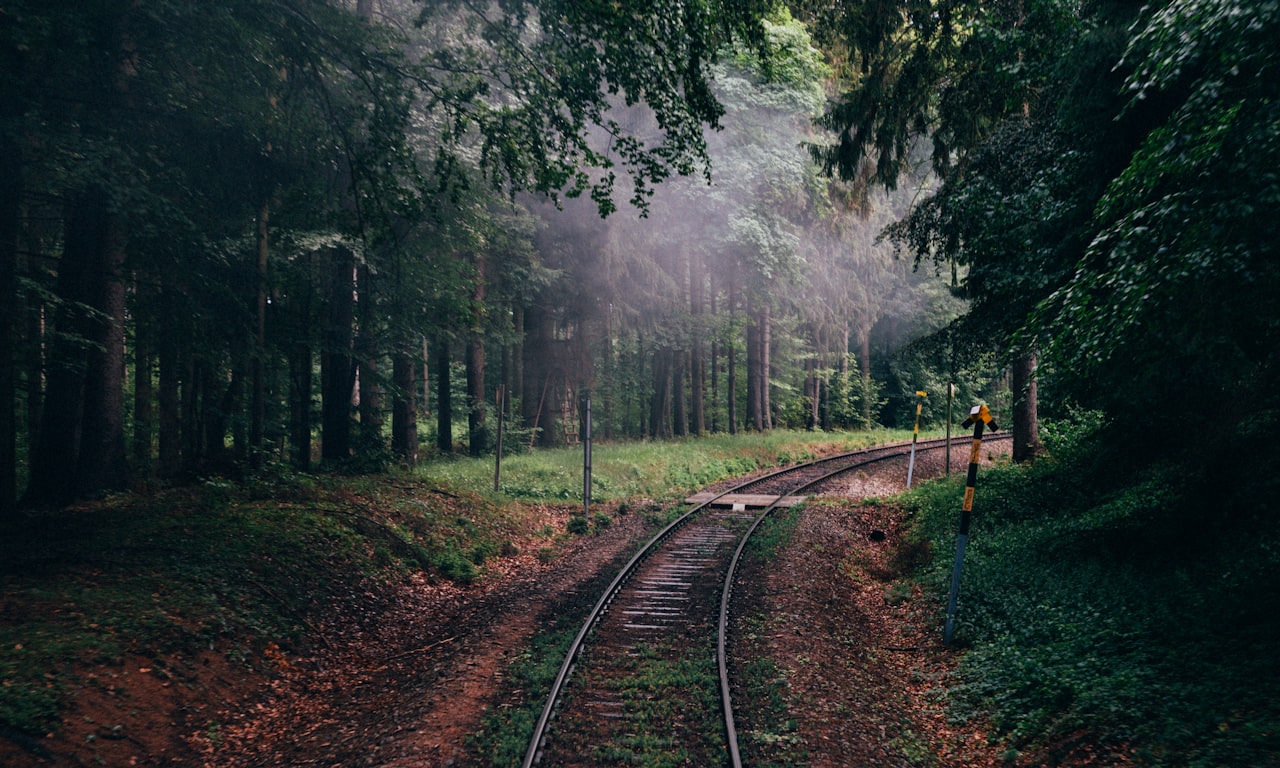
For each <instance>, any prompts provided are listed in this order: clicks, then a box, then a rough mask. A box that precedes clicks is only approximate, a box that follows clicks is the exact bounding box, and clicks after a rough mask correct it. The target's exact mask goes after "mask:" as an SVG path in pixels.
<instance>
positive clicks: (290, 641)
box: [0, 475, 524, 735]
mask: <svg viewBox="0 0 1280 768" xmlns="http://www.w3.org/2000/svg"><path fill="white" fill-rule="evenodd" d="M522 527H524V526H523V523H522V520H521V519H520V514H519V510H518V509H504V508H501V507H498V506H497V505H494V504H493V503H491V502H490V501H488V500H487V499H485V498H483V497H480V496H476V495H474V494H469V493H466V492H463V491H456V490H449V491H441V490H439V489H436V488H434V487H431V486H427V485H425V484H423V483H421V482H420V481H418V480H416V479H414V478H412V477H403V476H388V475H383V476H379V477H378V478H357V479H351V478H345V479H338V478H320V479H316V478H308V477H291V476H282V477H276V478H273V479H271V480H269V481H268V480H259V481H255V482H252V483H247V484H232V483H228V482H223V481H210V482H206V483H203V484H201V485H198V486H194V487H190V488H183V489H175V490H170V491H164V492H160V493H157V494H154V495H151V496H134V495H129V496H119V497H116V498H114V499H111V500H108V501H106V502H102V503H97V504H93V505H85V506H83V507H80V508H75V509H70V510H63V511H60V512H56V513H42V514H39V515H33V516H23V517H22V518H20V519H19V520H17V521H15V522H14V523H13V524H12V525H10V526H8V527H7V528H6V529H5V530H3V531H0V597H2V598H3V600H2V601H0V612H2V616H0V618H2V619H3V620H2V621H0V728H4V729H7V730H9V731H16V732H18V733H25V734H30V735H42V734H44V733H45V732H47V731H48V730H50V729H52V728H54V727H55V726H56V723H57V720H58V718H59V717H60V715H61V712H62V711H63V709H64V708H65V707H66V706H67V704H68V703H70V701H71V698H72V697H73V695H74V691H75V690H76V689H77V688H78V687H80V686H81V685H83V684H85V683H86V682H87V681H88V676H89V675H90V674H91V670H94V669H97V668H101V667H118V666H119V665H121V664H123V663H124V662H125V660H126V659H128V658H131V657H136V656H141V657H144V660H154V661H155V664H154V665H153V666H157V667H163V666H165V665H166V664H168V663H170V662H171V661H172V660H173V658H175V657H176V658H181V659H186V660H188V661H189V660H191V659H193V658H194V657H195V656H196V655H197V654H201V653H207V652H213V653H220V654H224V655H226V656H227V657H228V658H229V659H231V660H233V661H235V662H243V663H244V664H246V665H249V666H255V665H259V666H265V665H266V664H267V663H268V661H269V660H268V659H267V658H266V654H273V653H274V654H278V653H279V649H280V648H281V647H285V648H290V647H292V648H294V649H305V648H306V647H308V645H310V644H313V643H316V642H323V638H319V637H317V636H316V635H317V634H318V633H321V632H324V631H327V630H328V629H329V628H328V627H321V626H319V625H320V624H321V623H323V622H326V621H330V620H334V619H341V618H342V617H343V616H344V613H345V614H347V615H348V617H349V618H350V619H351V620H352V621H358V619H359V616H360V614H361V612H362V609H368V608H373V607H375V606H376V604H377V602H378V600H379V599H380V596H381V591H382V588H383V587H385V586H387V585H389V584H393V583H399V582H402V581H403V580H404V579H405V577H406V576H407V575H408V574H409V573H411V572H425V573H427V574H428V577H429V578H448V579H452V580H455V581H461V582H467V581H470V580H472V579H474V578H476V577H477V575H478V574H479V573H480V572H481V571H482V569H483V564H484V562H485V560H486V559H488V558H489V557H492V556H493V555H496V554H500V553H504V552H510V551H511V550H512V547H513V544H512V543H511V542H512V541H513V539H514V537H516V536H517V535H518V534H519V533H520V530H521V528H522ZM148 664H149V665H150V663H149V662H148Z"/></svg>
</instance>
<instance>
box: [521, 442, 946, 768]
mask: <svg viewBox="0 0 1280 768" xmlns="http://www.w3.org/2000/svg"><path fill="white" fill-rule="evenodd" d="M952 439H953V441H954V440H961V439H962V438H960V437H954V438H952ZM945 443H946V438H939V439H937V440H932V441H926V444H927V445H928V447H930V448H932V447H937V446H941V445H943V444H945ZM934 444H936V446H935V445H934ZM910 446H911V443H909V442H904V443H891V444H888V445H880V446H873V447H869V448H862V449H859V450H856V451H848V452H845V453H840V454H833V455H831V456H824V457H821V458H818V459H814V460H813V461H809V462H805V463H802V464H795V465H792V466H790V467H784V468H782V469H778V470H775V471H773V472H768V473H766V474H763V475H760V476H758V477H754V478H751V479H750V480H746V481H744V482H742V483H739V484H737V485H734V486H733V487H731V488H728V489H727V490H725V491H723V492H721V493H718V494H716V495H715V496H713V497H712V498H710V499H708V500H707V501H704V502H702V503H700V504H697V505H696V506H694V507H692V508H691V509H689V510H688V511H687V512H685V513H684V514H683V515H681V516H680V517H678V518H676V519H675V520H673V521H672V522H671V523H669V524H667V526H666V527H664V528H663V529H662V530H661V531H659V532H658V533H656V534H655V535H654V536H653V537H652V538H651V539H649V541H648V542H646V543H645V545H644V546H643V547H641V548H640V549H639V550H638V551H637V552H636V554H635V555H633V556H632V557H631V559H630V560H629V561H627V564H626V565H624V566H623V567H622V569H621V570H620V571H619V572H618V574H617V575H616V576H615V577H614V579H613V581H612V582H610V584H609V586H608V587H607V588H606V589H605V591H604V592H603V593H602V595H601V596H600V599H599V600H597V601H596V603H595V605H594V607H593V608H592V609H591V612H590V613H589V614H588V615H587V617H586V619H585V620H584V621H583V623H582V627H581V628H580V629H579V630H578V633H577V635H576V636H575V637H574V639H573V642H572V643H570V645H569V648H568V650H567V651H566V652H565V658H564V661H563V662H562V663H561V665H560V669H559V671H558V672H557V673H556V677H555V680H554V681H553V682H552V684H551V688H550V691H549V693H548V695H547V699H546V703H545V704H544V705H543V708H542V712H541V714H540V715H539V717H538V721H537V723H536V724H535V726H534V730H533V733H532V735H531V736H530V739H529V746H528V748H527V749H526V751H525V755H524V760H523V761H522V762H521V768H532V766H533V765H535V764H536V763H537V762H538V760H539V759H540V757H541V751H542V748H543V747H544V746H545V743H546V738H547V730H548V727H549V725H550V723H551V721H552V720H553V719H554V718H555V711H556V708H557V706H558V705H559V702H560V699H561V697H562V695H563V693H564V690H565V686H566V685H567V683H568V681H569V678H570V677H572V675H573V671H574V667H575V665H576V663H577V660H578V657H579V655H580V654H581V651H582V649H583V647H584V645H585V644H586V640H587V637H588V636H589V635H590V634H591V631H592V629H593V628H594V627H595V625H596V624H597V623H598V622H599V621H600V619H601V618H602V616H603V615H604V613H605V611H606V609H607V608H608V607H609V604H610V603H612V602H613V600H614V598H615V597H617V595H618V594H619V593H620V592H621V591H622V588H623V586H624V585H625V584H626V583H627V581H628V580H629V579H630V578H631V576H632V575H633V574H634V573H635V571H636V570H637V568H638V567H639V566H640V564H641V563H642V562H643V561H644V560H645V559H647V558H648V557H649V556H650V555H652V554H653V553H654V552H655V551H656V550H657V548H658V546H659V545H660V544H662V543H663V542H664V541H666V540H667V539H668V538H670V537H671V535H672V534H673V533H675V532H676V531H677V530H679V529H680V528H681V527H683V526H684V525H685V524H686V523H688V522H689V521H690V520H692V519H693V518H694V517H695V516H696V515H698V514H699V513H701V512H702V511H703V510H705V509H706V508H707V507H709V506H711V505H712V504H714V503H715V502H716V501H718V500H719V499H722V498H724V497H725V496H729V495H731V494H733V493H734V492H736V491H739V490H741V489H743V488H746V487H748V486H752V485H758V484H760V483H762V482H765V481H768V480H771V479H774V478H776V477H779V476H782V475H787V474H793V473H795V472H798V471H801V470H804V469H809V468H813V467H816V466H819V465H821V464H826V463H831V462H837V461H843V460H846V459H849V458H853V457H857V456H865V455H866V454H870V453H878V452H882V451H892V452H891V453H887V454H885V455H883V456H877V457H872V458H870V459H868V460H867V461H863V462H859V463H854V464H851V465H849V466H847V467H842V468H841V469H838V470H835V471H833V472H830V473H827V474H825V475H823V476H822V477H821V478H819V479H818V480H810V481H808V482H806V483H803V484H801V485H799V486H797V488H806V487H809V486H811V485H815V484H817V483H819V482H822V481H825V480H827V479H830V477H832V476H835V475H838V474H841V473H844V472H848V471H850V470H851V469H856V468H857V467H859V466H865V465H866V464H870V463H874V462H876V461H882V460H884V459H889V458H895V457H900V456H903V455H904V453H903V451H904V450H905V449H908V448H910ZM786 495H791V494H788V493H784V494H782V495H780V496H778V497H777V499H775V501H774V502H772V504H771V505H770V506H769V508H768V509H766V511H765V512H764V513H762V514H761V515H760V516H759V517H758V518H757V519H756V521H755V522H754V523H753V524H752V526H751V528H750V529H749V530H748V531H747V533H746V534H745V535H744V536H743V537H742V541H741V542H740V544H739V547H738V553H736V554H735V555H734V563H735V564H736V561H737V559H738V554H740V553H741V551H742V549H743V548H744V546H745V542H746V540H747V539H748V538H749V537H750V535H751V533H752V532H753V531H754V530H755V528H756V527H757V526H758V525H759V523H760V521H761V520H763V519H764V517H765V516H766V515H767V514H768V512H769V511H771V510H772V509H774V508H776V506H777V505H778V502H779V501H781V499H782V498H783V497H784V496H786ZM732 575H733V567H732V566H731V568H730V572H729V577H728V578H727V579H726V582H725V584H726V586H725V589H726V592H727V591H728V590H729V589H730V585H731V584H732ZM722 600H723V598H722ZM725 611H726V609H725V607H724V605H723V602H722V608H721V625H722V626H723V625H724V624H725V622H726V618H725V616H726V613H725ZM718 655H719V656H720V659H721V661H720V663H721V668H722V672H721V697H722V702H723V703H724V706H725V723H726V727H727V729H728V733H729V734H730V738H729V741H728V743H729V745H730V751H731V754H732V755H733V765H734V768H741V761H740V757H739V756H738V746H737V739H736V732H735V731H734V730H733V720H732V718H733V715H732V709H731V706H730V699H729V698H728V688H727V682H726V680H727V678H726V674H727V673H726V672H724V671H723V670H724V669H725V668H726V667H727V664H726V663H725V662H724V661H723V658H724V641H723V630H722V632H721V640H720V648H719V652H718Z"/></svg>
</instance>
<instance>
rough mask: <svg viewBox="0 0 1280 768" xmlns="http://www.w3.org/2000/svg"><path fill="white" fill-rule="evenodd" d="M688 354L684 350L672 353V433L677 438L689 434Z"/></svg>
mask: <svg viewBox="0 0 1280 768" xmlns="http://www.w3.org/2000/svg"><path fill="white" fill-rule="evenodd" d="M687 358H688V353H686V352H685V351H683V350H679V349H676V350H672V351H671V363H672V364H671V431H672V433H673V434H675V435H676V437H684V436H685V435H688V434H689V409H688V406H687V405H686V402H687V401H686V399H685V393H684V388H685V369H686V368H687V367H688V366H687V365H686V364H685V360H686V359H687Z"/></svg>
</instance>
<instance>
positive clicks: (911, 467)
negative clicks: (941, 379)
mask: <svg viewBox="0 0 1280 768" xmlns="http://www.w3.org/2000/svg"><path fill="white" fill-rule="evenodd" d="M928 396H929V393H928V392H925V391H923V390H919V389H917V390H916V397H918V398H920V399H919V400H917V401H916V426H915V429H914V430H913V431H912V432H911V460H910V461H909V462H907V487H908V488H910V487H911V475H912V473H914V472H915V469H916V440H918V439H919V438H920V411H921V409H923V408H924V399H925V398H926V397H928Z"/></svg>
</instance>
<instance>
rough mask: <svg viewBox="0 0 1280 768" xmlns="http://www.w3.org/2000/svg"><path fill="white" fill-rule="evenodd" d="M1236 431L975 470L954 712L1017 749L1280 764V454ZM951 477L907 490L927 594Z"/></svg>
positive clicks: (954, 503) (1036, 759) (945, 521)
mask: <svg viewBox="0 0 1280 768" xmlns="http://www.w3.org/2000/svg"><path fill="white" fill-rule="evenodd" d="M1232 445H1233V447H1234V448H1235V449H1236V450H1234V451H1230V452H1227V453H1225V454H1222V455H1210V454H1207V453H1206V454H1198V455H1194V456H1183V457H1181V458H1165V459H1159V460H1152V459H1150V458H1143V454H1138V453H1135V452H1131V451H1123V450H1122V449H1116V448H1107V447H1105V446H1102V445H1101V443H1100V442H1098V441H1089V442H1080V443H1075V444H1070V443H1066V444H1063V445H1062V446H1060V447H1059V449H1058V450H1057V451H1056V452H1055V454H1054V456H1053V457H1051V458H1046V459H1042V460H1040V461H1039V462H1037V463H1036V464H1034V465H1033V466H1030V467H1008V466H1006V467H999V468H992V469H984V470H983V471H982V472H981V473H980V475H979V479H978V483H977V488H976V499H975V502H974V507H973V525H972V528H971V531H970V535H971V538H970V541H969V546H968V550H967V552H966V555H965V561H964V570H963V578H962V581H961V593H960V594H961V599H960V609H959V614H958V625H957V633H956V641H957V645H958V646H960V647H962V648H965V649H966V651H967V652H966V653H965V654H964V656H963V660H962V662H961V667H960V671H959V680H960V683H959V685H958V686H957V687H955V688H954V689H953V690H951V691H950V694H949V700H950V707H951V713H952V716H953V717H955V718H958V719H966V718H970V717H974V716H982V717H986V718H989V719H990V722H991V723H992V724H993V725H994V728H995V732H996V734H997V735H998V736H999V737H1000V738H1001V739H1002V740H1003V743H1005V744H1006V745H1007V746H1008V749H1009V752H1008V754H1007V756H1008V757H1009V758H1010V760H1017V761H1018V762H1019V763H1020V764H1054V763H1056V762H1059V761H1062V760H1064V759H1066V758H1068V757H1070V756H1075V757H1077V758H1078V757H1079V756H1080V755H1081V754H1084V753H1085V751H1086V750H1101V751H1102V753H1103V754H1107V753H1108V752H1110V753H1111V754H1113V755H1123V756H1125V757H1124V759H1126V760H1130V761H1132V762H1133V763H1134V764H1137V765H1150V766H1196V767H1199V766H1205V767H1208V766H1276V765H1280V703H1278V702H1280V655H1278V654H1277V653H1276V648H1277V645H1276V638H1277V637H1280V588H1278V587H1277V585H1278V584H1280V524H1278V520H1277V517H1276V511H1277V508H1276V501H1275V499H1276V498H1277V496H1276V491H1277V490H1278V489H1277V487H1276V480H1275V477H1274V467H1275V466H1276V462H1277V458H1280V457H1277V456H1276V451H1275V449H1274V448H1270V447H1268V446H1266V445H1265V443H1262V442H1259V443H1258V444H1257V445H1256V446H1254V447H1253V448H1252V449H1249V450H1241V448H1242V447H1243V448H1247V447H1248V442H1247V441H1243V442H1242V441H1234V442H1233V443H1232ZM1147 455H1148V456H1149V454H1147ZM963 482H964V481H963V476H962V475H960V476H956V477H953V478H951V479H950V480H949V481H939V482H936V483H929V484H926V485H924V486H922V487H921V488H919V489H917V490H915V491H913V492H912V493H911V494H909V495H908V496H907V497H906V499H907V503H908V504H909V505H910V506H911V507H913V508H914V510H915V512H916V517H915V530H914V535H915V536H916V537H918V538H921V539H924V540H927V541H929V542H930V543H931V544H932V547H933V551H934V558H933V561H932V564H931V565H930V566H929V567H928V569H927V572H926V573H925V576H924V578H926V579H927V580H928V582H929V583H930V585H931V586H932V588H933V591H934V593H935V594H937V595H939V596H940V598H939V610H940V611H941V610H942V608H943V604H942V601H943V600H945V595H946V590H947V584H948V583H949V581H950V573H951V567H952V562H953V555H954V547H955V539H956V534H957V523H958V517H959V511H958V509H959V501H960V499H961V496H962V492H963ZM1117 759H1119V758H1117Z"/></svg>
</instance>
